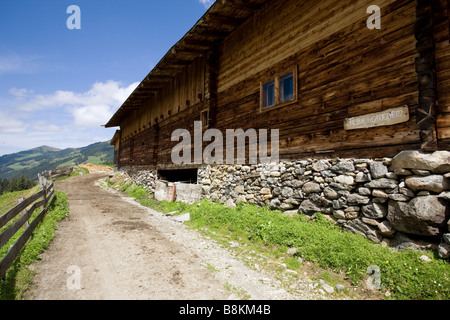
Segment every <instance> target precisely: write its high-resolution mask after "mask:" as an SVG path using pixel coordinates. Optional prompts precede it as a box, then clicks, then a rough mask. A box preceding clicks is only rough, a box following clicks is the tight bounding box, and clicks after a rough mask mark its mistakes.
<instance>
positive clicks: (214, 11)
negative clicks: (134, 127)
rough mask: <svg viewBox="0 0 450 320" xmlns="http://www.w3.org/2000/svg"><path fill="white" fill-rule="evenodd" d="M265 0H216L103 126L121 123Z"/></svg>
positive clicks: (108, 126)
mask: <svg viewBox="0 0 450 320" xmlns="http://www.w3.org/2000/svg"><path fill="white" fill-rule="evenodd" d="M266 1H267V0H248V1H246V0H218V1H216V2H215V3H214V4H213V5H212V6H211V7H210V8H209V10H208V11H207V12H206V13H205V14H204V15H203V16H202V17H201V18H200V20H199V21H198V22H197V23H196V24H195V25H194V26H193V27H192V28H191V30H190V31H189V32H187V33H186V34H185V36H184V37H183V38H181V40H180V41H178V42H177V43H176V44H175V45H174V46H173V47H172V48H171V49H170V50H169V51H168V52H167V53H166V54H165V56H164V57H163V58H162V59H161V60H160V61H159V62H158V64H157V65H156V66H155V67H154V68H153V70H151V71H150V73H149V74H148V75H147V76H146V77H145V78H144V80H142V82H141V83H140V84H139V85H138V86H137V88H136V89H135V90H134V91H133V93H132V94H131V95H130V96H129V97H128V98H127V100H126V101H125V102H124V103H123V104H122V106H121V107H120V108H119V109H118V110H117V112H116V113H115V114H114V115H113V116H112V118H111V119H110V120H109V121H108V123H107V124H106V125H105V127H107V128H110V127H117V126H120V125H121V123H122V121H123V120H124V119H125V118H126V117H128V116H129V115H130V114H131V113H132V112H134V111H135V110H137V109H139V108H140V107H142V105H143V102H144V101H146V100H148V99H149V98H150V97H151V96H152V95H154V94H156V93H157V92H158V91H160V90H161V89H162V88H163V86H164V85H165V84H167V83H168V82H171V81H172V80H173V79H174V78H175V76H176V75H177V74H179V73H181V72H182V71H183V70H184V68H185V67H186V66H187V65H189V64H191V63H192V61H193V60H194V59H195V58H197V57H199V56H201V55H203V54H205V52H207V51H208V50H209V49H211V48H212V47H214V46H216V45H217V43H220V42H221V41H222V40H223V39H224V38H225V37H227V36H228V35H229V34H230V33H231V32H233V31H234V30H235V29H236V28H237V27H238V26H240V25H241V24H242V23H243V22H244V21H245V20H246V19H248V18H249V17H250V16H251V15H252V14H253V13H254V12H255V11H256V10H257V9H259V8H260V7H261V6H262V5H263V4H264V3H265V2H266Z"/></svg>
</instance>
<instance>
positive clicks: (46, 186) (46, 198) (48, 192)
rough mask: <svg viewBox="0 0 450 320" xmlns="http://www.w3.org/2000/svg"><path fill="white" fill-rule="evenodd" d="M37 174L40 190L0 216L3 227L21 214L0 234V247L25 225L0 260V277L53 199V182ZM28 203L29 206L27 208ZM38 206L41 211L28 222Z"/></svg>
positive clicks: (3, 274) (0, 226)
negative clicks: (23, 229)
mask: <svg viewBox="0 0 450 320" xmlns="http://www.w3.org/2000/svg"><path fill="white" fill-rule="evenodd" d="M38 176H39V183H40V186H41V190H40V191H39V192H37V193H35V194H33V195H32V196H31V197H29V198H27V199H25V200H22V201H20V202H19V204H17V205H16V206H15V207H14V208H12V209H10V210H9V211H8V212H6V213H5V214H3V215H2V216H0V228H3V227H4V226H5V225H6V224H7V223H8V222H10V221H11V220H12V219H14V218H15V217H17V216H18V215H19V214H21V217H20V218H18V219H17V220H16V221H15V222H14V223H12V224H11V225H10V226H9V227H8V228H6V229H5V230H4V231H3V232H2V233H1V234H0V248H1V247H3V246H4V245H5V244H6V243H7V242H8V241H9V240H10V239H11V238H12V237H13V236H14V235H15V234H16V233H17V232H18V231H19V230H20V229H21V228H22V227H23V226H24V227H25V231H24V232H23V233H22V234H21V235H20V237H19V238H18V239H17V241H16V242H15V243H14V244H13V245H12V246H11V248H10V249H9V251H8V252H7V253H6V255H5V256H4V257H3V259H2V260H1V261H0V279H2V278H4V277H5V275H6V271H7V270H8V269H9V268H10V267H11V265H12V264H13V263H14V260H15V259H16V258H17V256H18V254H19V253H20V250H22V248H23V247H24V245H25V243H26V242H27V241H28V239H29V238H30V236H31V234H32V233H33V231H34V230H35V229H36V227H37V226H38V225H39V222H41V221H42V218H43V217H44V216H45V214H46V213H47V211H48V208H49V207H50V205H51V203H52V202H53V200H54V193H55V191H54V183H53V182H51V181H48V180H47V179H46V178H45V177H44V176H41V175H38ZM39 199H41V200H39ZM38 200H39V201H38ZM30 205H31V207H30V208H28V209H27V207H29V206H30ZM38 208H41V212H40V213H39V214H38V215H37V216H36V217H35V218H34V220H33V221H32V222H31V223H29V221H28V220H29V219H30V218H31V216H32V215H33V213H34V211H35V210H36V209H38Z"/></svg>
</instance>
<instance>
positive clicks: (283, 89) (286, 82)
mask: <svg viewBox="0 0 450 320" xmlns="http://www.w3.org/2000/svg"><path fill="white" fill-rule="evenodd" d="M293 99H294V73H292V72H291V73H288V74H285V75H284V76H282V77H280V103H283V102H286V101H289V100H293Z"/></svg>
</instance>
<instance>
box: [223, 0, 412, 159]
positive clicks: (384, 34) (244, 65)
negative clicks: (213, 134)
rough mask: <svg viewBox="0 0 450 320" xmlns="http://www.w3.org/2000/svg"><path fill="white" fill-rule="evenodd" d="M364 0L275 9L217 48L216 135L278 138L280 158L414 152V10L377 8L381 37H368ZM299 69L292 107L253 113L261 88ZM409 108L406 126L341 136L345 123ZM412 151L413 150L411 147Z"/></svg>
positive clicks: (273, 5)
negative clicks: (238, 132)
mask: <svg viewBox="0 0 450 320" xmlns="http://www.w3.org/2000/svg"><path fill="white" fill-rule="evenodd" d="M370 4H371V1H366V0H360V1H354V0H352V1H321V2H320V4H318V3H317V1H302V2H299V1H295V0H289V1H273V2H270V3H268V4H266V6H264V7H263V8H262V9H261V10H260V11H258V12H257V13H256V14H255V15H253V16H252V18H250V19H249V20H247V21H246V22H245V23H244V24H243V25H241V26H240V28H238V29H237V30H235V31H234V33H233V34H232V35H231V36H229V37H228V38H227V39H226V40H225V41H224V43H223V46H222V54H221V58H220V72H219V78H218V88H219V93H218V97H219V103H218V104H219V110H218V114H217V118H218V119H220V120H219V121H218V124H217V126H218V128H219V129H223V128H227V127H230V126H231V127H235V126H236V123H238V124H239V125H241V126H242V127H244V128H245V127H252V128H263V127H267V128H278V129H280V136H281V141H280V149H281V150H280V152H281V155H283V156H286V157H301V156H311V155H317V154H323V153H324V152H325V153H326V154H327V155H328V156H346V155H349V156H356V155H358V156H359V155H360V156H369V155H377V156H382V155H383V156H392V155H394V154H395V153H397V152H398V151H399V150H402V149H408V148H417V147H418V144H420V137H419V132H418V127H417V125H416V119H415V111H416V108H417V105H418V85H417V73H416V70H415V59H416V57H417V51H416V48H415V43H416V41H415V38H414V25H415V19H416V15H415V7H416V3H415V1H410V0H400V1H381V2H380V3H379V4H378V5H380V7H381V9H382V28H381V30H369V29H368V28H367V26H366V21H367V19H368V17H369V15H368V14H366V9H367V7H368V6H369V5H370ZM293 66H294V67H297V68H298V88H297V90H298V97H299V98H298V102H297V103H293V104H291V105H288V106H285V107H282V108H276V109H272V110H270V111H267V112H260V110H259V90H260V82H261V81H262V82H265V81H267V80H268V79H270V77H271V76H272V75H277V74H278V75H282V74H283V72H285V71H286V70H289V69H290V68H292V67H293ZM403 105H408V106H409V111H410V114H411V117H410V120H409V121H408V122H407V123H402V124H398V125H393V126H388V127H378V128H370V129H361V130H353V131H346V130H344V119H345V118H347V117H352V116H358V115H363V114H367V113H372V112H378V111H382V110H384V109H387V108H390V107H400V106H403ZM419 147H420V146H419Z"/></svg>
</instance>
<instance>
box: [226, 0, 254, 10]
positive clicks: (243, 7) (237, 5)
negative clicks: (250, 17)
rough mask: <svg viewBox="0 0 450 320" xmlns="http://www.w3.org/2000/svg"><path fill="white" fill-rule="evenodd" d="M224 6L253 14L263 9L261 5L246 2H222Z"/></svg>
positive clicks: (227, 0) (242, 0) (238, 0)
mask: <svg viewBox="0 0 450 320" xmlns="http://www.w3.org/2000/svg"><path fill="white" fill-rule="evenodd" d="M221 1H222V4H224V5H230V6H231V7H233V8H235V9H239V10H244V11H248V12H253V11H255V10H257V9H258V8H260V7H261V4H256V3H252V2H250V1H246V0H221Z"/></svg>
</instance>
